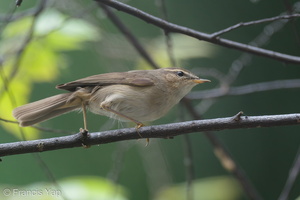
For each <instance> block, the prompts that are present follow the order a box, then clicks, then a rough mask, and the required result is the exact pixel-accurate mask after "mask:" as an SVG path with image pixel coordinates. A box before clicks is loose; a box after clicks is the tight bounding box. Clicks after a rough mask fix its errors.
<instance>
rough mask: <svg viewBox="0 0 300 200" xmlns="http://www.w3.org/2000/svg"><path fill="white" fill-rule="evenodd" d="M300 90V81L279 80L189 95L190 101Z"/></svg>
mask: <svg viewBox="0 0 300 200" xmlns="http://www.w3.org/2000/svg"><path fill="white" fill-rule="evenodd" d="M294 88H300V79H291V80H278V81H269V82H262V83H253V84H248V85H244V86H237V87H231V88H228V89H227V90H224V89H223V88H217V89H211V90H204V91H197V92H191V93H189V94H188V95H187V98H188V99H209V98H218V97H224V96H236V95H245V94H251V93H255V92H264V91H271V90H279V89H294Z"/></svg>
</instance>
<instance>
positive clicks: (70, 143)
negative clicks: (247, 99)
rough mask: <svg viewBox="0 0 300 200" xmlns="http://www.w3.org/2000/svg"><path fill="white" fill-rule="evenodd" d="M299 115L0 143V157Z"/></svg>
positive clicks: (286, 121)
mask: <svg viewBox="0 0 300 200" xmlns="http://www.w3.org/2000/svg"><path fill="white" fill-rule="evenodd" d="M299 124H300V114H298V113H297V114H286V115H266V116H251V117H247V116H241V117H240V118H238V120H237V118H236V117H227V118H217V119H207V120H195V121H187V122H180V123H172V124H165V125H157V126H146V127H142V128H140V129H139V130H138V131H139V134H138V133H137V130H136V129H135V128H126V129H117V130H111V131H104V132H94V133H89V134H88V136H87V138H85V137H84V136H83V135H82V133H77V134H74V135H69V136H63V137H55V138H49V139H40V140H32V141H21V142H13V143H4V144H0V157H3V156H8V155H16V154H25V153H33V152H43V151H51V150H57V149H65V148H72V147H81V146H82V145H83V143H84V144H85V145H99V144H105V143H111V142H117V141H123V140H132V139H140V136H139V135H142V136H143V137H144V138H168V137H174V136H178V135H183V134H187V133H193V132H202V131H220V130H225V129H239V128H260V127H273V126H287V125H299Z"/></svg>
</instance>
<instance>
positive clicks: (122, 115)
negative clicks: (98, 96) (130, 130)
mask: <svg viewBox="0 0 300 200" xmlns="http://www.w3.org/2000/svg"><path fill="white" fill-rule="evenodd" d="M100 107H101V108H102V109H104V110H106V111H108V112H112V113H114V114H116V115H118V116H120V117H123V118H125V119H128V120H130V121H132V122H134V123H135V124H136V126H135V128H136V130H137V133H138V134H139V136H140V137H141V138H143V137H142V136H141V134H140V133H139V128H141V127H143V126H145V125H144V124H143V123H142V122H140V121H138V120H135V119H133V118H131V117H129V116H127V115H124V114H122V113H120V112H118V111H116V110H114V109H111V108H110V107H109V106H107V105H105V103H101V105H100ZM146 140H147V144H146V146H147V145H148V144H149V138H146Z"/></svg>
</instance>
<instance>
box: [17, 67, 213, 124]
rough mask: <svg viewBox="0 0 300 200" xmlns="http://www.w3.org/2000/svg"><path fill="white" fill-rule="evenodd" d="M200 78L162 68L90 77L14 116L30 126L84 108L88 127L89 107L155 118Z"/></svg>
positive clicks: (122, 116) (125, 117)
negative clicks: (87, 112) (87, 113)
mask: <svg viewBox="0 0 300 200" xmlns="http://www.w3.org/2000/svg"><path fill="white" fill-rule="evenodd" d="M204 82H210V81H209V80H206V79H200V78H199V77H197V76H196V75H194V74H192V73H191V72H189V71H188V70H185V69H180V68H162V69H155V70H134V71H128V72H113V73H107V74H99V75H94V76H89V77H86V78H83V79H79V80H76V81H72V82H69V83H65V84H61V85H57V86H56V88H58V89H63V90H67V91H69V93H64V94H58V95H55V96H52V97H48V98H46V99H42V100H39V101H36V102H33V103H29V104H26V105H23V106H20V107H18V108H16V109H14V111H13V116H14V117H15V118H16V119H17V120H18V121H19V124H20V126H30V125H33V124H36V123H39V122H42V121H45V120H48V119H50V118H53V117H56V116H58V115H61V114H64V113H67V112H70V111H73V110H78V109H82V111H83V119H84V129H85V130H87V123H86V108H88V109H89V110H90V111H91V112H93V113H95V114H99V115H105V116H108V117H110V118H115V119H118V120H121V121H132V122H134V123H136V124H137V127H141V126H143V124H142V122H147V121H154V120H156V119H158V118H160V117H162V116H163V115H165V114H166V113H167V112H168V111H169V110H170V109H171V108H172V107H173V106H174V105H175V104H177V103H178V102H179V101H180V100H181V99H182V98H183V97H184V96H185V95H186V94H187V93H188V92H190V91H191V89H192V88H193V87H194V86H195V85H197V84H198V83H204Z"/></svg>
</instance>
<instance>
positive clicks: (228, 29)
mask: <svg viewBox="0 0 300 200" xmlns="http://www.w3.org/2000/svg"><path fill="white" fill-rule="evenodd" d="M296 17H300V14H291V15H280V16H276V17H270V18H265V19H260V20H255V21H250V22H240V23H238V24H235V25H233V26H230V27H228V28H225V29H223V30H220V31H218V32H215V33H212V34H211V36H212V37H213V38H215V37H219V36H220V35H223V34H224V33H228V32H230V31H233V30H235V29H238V28H240V27H244V26H250V25H257V24H261V23H266V22H273V21H277V20H288V19H292V18H296Z"/></svg>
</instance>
